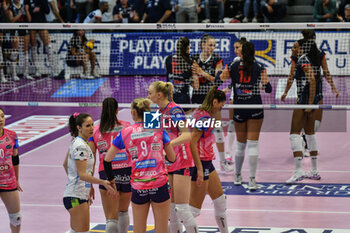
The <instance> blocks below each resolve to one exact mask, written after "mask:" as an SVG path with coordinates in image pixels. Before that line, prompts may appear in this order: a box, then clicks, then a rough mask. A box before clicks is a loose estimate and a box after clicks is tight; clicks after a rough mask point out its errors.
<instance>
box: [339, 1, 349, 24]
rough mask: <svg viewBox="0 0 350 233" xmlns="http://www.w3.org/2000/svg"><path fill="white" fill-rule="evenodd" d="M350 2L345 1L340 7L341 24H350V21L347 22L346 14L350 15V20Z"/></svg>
mask: <svg viewBox="0 0 350 233" xmlns="http://www.w3.org/2000/svg"><path fill="white" fill-rule="evenodd" d="M349 7H350V0H345V1H342V2H341V4H340V6H339V9H338V19H339V21H341V22H349V21H346V19H345V18H346V14H348V17H347V18H348V20H349V14H350V12H349V11H350V9H349Z"/></svg>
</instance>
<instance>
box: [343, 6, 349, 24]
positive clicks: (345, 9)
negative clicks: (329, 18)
mask: <svg viewBox="0 0 350 233" xmlns="http://www.w3.org/2000/svg"><path fill="white" fill-rule="evenodd" d="M344 15H345V17H344V19H343V21H344V22H350V4H347V5H345V7H344Z"/></svg>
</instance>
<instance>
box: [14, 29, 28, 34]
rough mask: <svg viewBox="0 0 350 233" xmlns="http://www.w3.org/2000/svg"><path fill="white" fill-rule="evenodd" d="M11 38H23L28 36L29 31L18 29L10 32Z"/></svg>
mask: <svg viewBox="0 0 350 233" xmlns="http://www.w3.org/2000/svg"><path fill="white" fill-rule="evenodd" d="M10 34H11V36H25V35H29V31H28V30H27V29H19V30H11V31H10Z"/></svg>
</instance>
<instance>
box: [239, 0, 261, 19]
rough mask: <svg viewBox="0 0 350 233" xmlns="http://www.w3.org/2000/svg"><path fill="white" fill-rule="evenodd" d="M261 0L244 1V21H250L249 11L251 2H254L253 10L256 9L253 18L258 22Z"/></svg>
mask: <svg viewBox="0 0 350 233" xmlns="http://www.w3.org/2000/svg"><path fill="white" fill-rule="evenodd" d="M259 3H260V1H259V0H245V1H244V7H243V15H244V18H243V21H242V22H243V23H248V16H249V11H250V7H251V4H253V11H254V17H253V20H252V23H257V22H258V15H259Z"/></svg>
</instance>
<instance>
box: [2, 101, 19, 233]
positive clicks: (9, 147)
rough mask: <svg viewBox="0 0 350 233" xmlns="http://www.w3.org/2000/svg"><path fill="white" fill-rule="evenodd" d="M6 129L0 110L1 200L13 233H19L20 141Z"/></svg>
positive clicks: (12, 132)
mask: <svg viewBox="0 0 350 233" xmlns="http://www.w3.org/2000/svg"><path fill="white" fill-rule="evenodd" d="M4 127H5V112H4V110H3V109H2V108H0V164H1V165H0V166H1V172H0V198H1V200H2V201H3V203H4V205H5V207H6V210H7V213H8V215H9V218H10V228H11V232H12V233H19V232H20V229H21V222H22V215H21V212H20V200H19V191H21V192H23V190H22V188H21V186H19V155H18V147H19V146H18V139H17V134H16V132H14V131H11V130H8V129H6V128H4Z"/></svg>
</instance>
